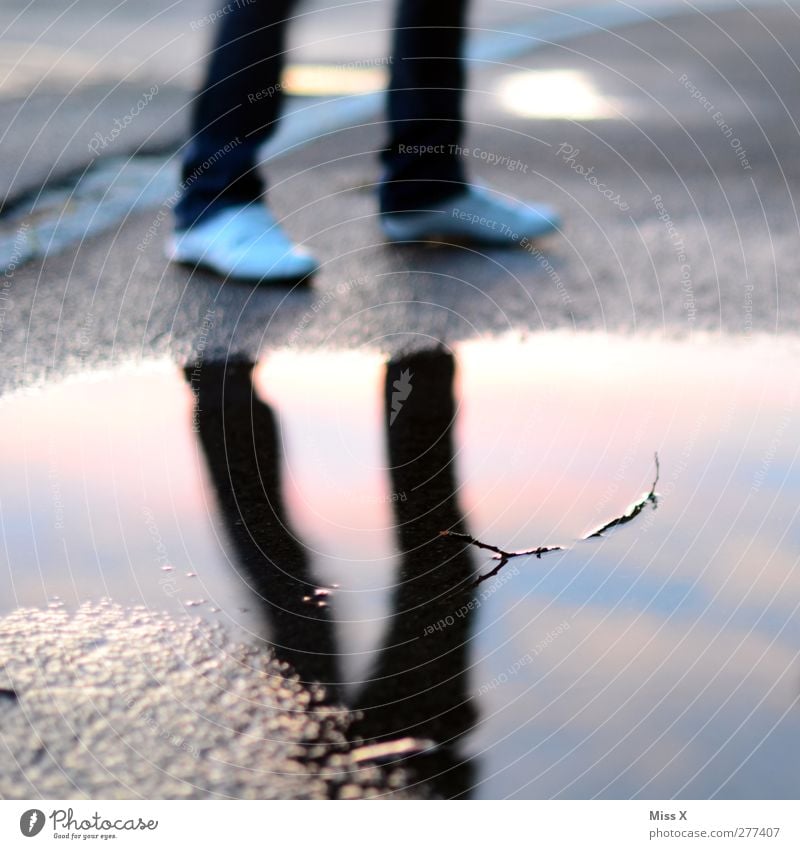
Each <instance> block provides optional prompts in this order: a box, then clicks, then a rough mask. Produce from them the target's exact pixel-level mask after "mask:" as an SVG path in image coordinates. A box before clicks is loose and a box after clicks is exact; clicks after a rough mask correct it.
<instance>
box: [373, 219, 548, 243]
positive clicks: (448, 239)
mask: <svg viewBox="0 0 800 849" xmlns="http://www.w3.org/2000/svg"><path fill="white" fill-rule="evenodd" d="M559 227H560V222H557V223H555V224H553V225H552V226H550V227H548V228H547V229H544V230H541V231H540V232H537V233H533V234H530V235H527V236H524V237H523V238H526V239H528V241H531V242H532V241H536V240H538V239H544V238H545V237H547V236H551V235H552V234H553V233H556V232H557V231H558V228H559ZM381 230H382V232H383V235H384V238H385V240H386V241H387V242H391V243H392V244H403V243H405V244H415V243H423V244H439V245H459V246H462V245H463V246H469V245H474V246H476V247H484V248H519V247H522V245H521V244H520V242H517V241H510V240H508V239H503V240H498V239H493V238H492V237H491V236H486V237H481V236H480V235H478V234H475V235H473V234H469V233H446V232H439V233H435V232H429V233H423V234H418V235H414V236H409V235H404V236H400V235H396V234H394V233H390V232H388V231H387V230H386V229H385V227H381Z"/></svg>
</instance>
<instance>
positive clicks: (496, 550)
mask: <svg viewBox="0 0 800 849" xmlns="http://www.w3.org/2000/svg"><path fill="white" fill-rule="evenodd" d="M654 456H655V464H656V476H655V479H654V480H653V485H652V486H651V487H650V491H649V492H648V493H646V494H645V495H643V496H642V497H641V498H640V499H639V500H638V501H635V502H634V503H633V504H631V505H630V506H629V507H628V509H627V510H626V511H625V512H624V513H623V514H622V515H621V516H617V517H616V518H615V519H611V520H610V521H609V522H606V523H605V524H604V525H601V526H600V527H599V528H597V529H596V530H594V531H592V532H591V533H589V534H587V535H586V536H584V537H581V541H585V540H589V539H597V538H598V537H601V536H602V535H603V534H604V533H605V532H606V531H608V530H610V529H611V528H616V527H618V526H619V525H625V524H627V523H628V522H630V521H632V520H633V519H635V518H636V517H637V516H638V515H639V514H640V513H641V512H642V510H644V508H645V507H646V506H647V505H648V504H652V505H653V509H654V510H655V509H656V508H657V507H658V494H657V493H656V485H657V484H658V478H659V476H660V474H661V464H660V463H659V460H658V452H656V453H655V455H654ZM439 535H440V536H443V537H448V538H449V539H454V540H459V541H461V542H465V543H467V545H473V546H475V548H480V549H483V550H484V551H491V552H492V560H497V561H499V562H498V564H497V566H495V567H494V568H493V569H491V570H490V571H489V572H486V573H484V574H482V575H478V577H477V578H476V579H475V580H474V581H473V582H472V584H470V586H469V589H474V588H475V587H477V586H479V585H480V584H482V583H483V582H484V581H487V580H489V578H493V577H494V576H495V575H496V574H497V573H498V572H499V571H500V570H501V569H502V568H503V567H504V566H505V565H506V564H507V563H508V561H509V560H511V559H513V558H515V557H537V558H541V556H542V555H543V554H548V553H549V552H551V551H568V550H569V548H570V546H565V545H540V546H537V547H536V548H527V549H525V550H524V551H506V550H505V549H502V548H500V547H499V546H497V545H491V544H490V543H488V542H482V541H481V540H479V539H476V538H475V537H473V536H470V534H462V533H458V532H456V531H440V532H439Z"/></svg>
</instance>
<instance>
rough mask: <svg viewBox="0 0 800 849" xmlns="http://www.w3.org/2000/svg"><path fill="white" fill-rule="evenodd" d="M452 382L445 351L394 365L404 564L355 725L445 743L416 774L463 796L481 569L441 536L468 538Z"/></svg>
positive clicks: (393, 441)
mask: <svg viewBox="0 0 800 849" xmlns="http://www.w3.org/2000/svg"><path fill="white" fill-rule="evenodd" d="M454 377H455V361H454V358H453V356H452V355H451V354H449V353H446V352H445V351H441V350H434V351H422V352H420V353H416V354H413V355H410V356H407V357H402V358H398V359H395V360H392V361H391V362H390V363H389V365H388V366H387V370H386V380H385V413H386V415H385V426H386V436H387V445H388V455H389V469H390V476H391V483H392V493H393V495H397V496H398V497H397V498H396V499H393V504H394V509H395V518H396V536H397V543H398V547H399V550H400V554H401V558H402V559H401V565H400V570H399V574H398V575H397V585H396V589H395V593H394V599H393V604H392V610H393V613H392V616H391V619H390V620H389V623H388V628H387V633H386V638H385V641H384V648H383V649H382V650H381V652H380V655H379V656H378V659H377V662H376V663H375V665H374V667H373V669H372V673H371V675H370V679H369V681H368V682H367V683H366V685H365V686H364V688H363V689H362V691H361V693H360V695H359V697H358V700H357V704H356V707H357V708H358V709H359V710H360V711H361V712H362V717H361V718H360V719H359V720H357V721H356V722H355V723H354V731H356V732H357V733H358V734H360V735H361V736H362V737H363V738H364V739H365V740H381V739H389V738H393V737H401V736H405V735H411V736H414V737H420V738H430V739H431V740H434V741H435V742H436V743H438V744H439V746H438V748H437V749H436V750H435V751H434V752H433V753H431V754H425V755H421V756H418V757H417V758H416V759H415V760H416V763H415V764H414V766H415V768H416V772H417V774H418V775H419V777H420V778H421V779H427V780H429V781H431V782H432V783H433V784H434V786H435V787H436V790H437V792H438V793H439V794H440V795H443V796H448V797H455V796H464V795H466V794H467V793H468V791H469V788H470V787H471V786H472V784H473V781H472V774H473V768H472V764H470V763H468V762H465V761H463V759H460V758H459V757H458V754H457V749H458V743H459V740H460V738H461V737H462V736H463V735H464V734H465V733H466V732H467V731H469V730H470V728H471V727H472V726H473V725H474V723H475V719H476V715H475V708H474V706H473V704H472V702H471V701H470V698H469V696H468V692H467V684H468V679H467V666H468V658H469V640H470V633H471V626H472V620H473V616H474V611H475V608H476V606H477V605H476V603H475V602H474V594H473V591H472V590H471V589H470V588H469V587H470V584H471V577H472V575H473V571H474V567H473V563H472V558H471V555H470V553H469V552H468V551H467V549H466V548H465V547H461V548H459V547H458V546H454V545H453V543H452V541H451V540H445V539H443V538H442V536H441V531H442V530H452V531H458V532H462V533H463V532H465V530H466V528H465V525H464V519H463V516H462V513H461V509H460V507H459V504H458V499H457V497H456V488H457V484H456V474H455V462H454V459H453V454H454V452H453V426H454V422H455V413H456V404H455V397H454V391H453V382H454ZM409 386H410V392H408V391H407V390H408V387H409ZM406 395H407V397H404V396H406ZM398 401H399V403H398ZM393 402H394V403H393Z"/></svg>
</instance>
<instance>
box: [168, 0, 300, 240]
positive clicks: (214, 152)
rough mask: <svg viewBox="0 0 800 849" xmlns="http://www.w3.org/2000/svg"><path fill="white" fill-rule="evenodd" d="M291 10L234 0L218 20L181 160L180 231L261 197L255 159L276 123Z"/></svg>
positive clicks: (282, 1) (260, 0) (286, 5)
mask: <svg viewBox="0 0 800 849" xmlns="http://www.w3.org/2000/svg"><path fill="white" fill-rule="evenodd" d="M293 6H294V0H232V2H231V3H230V4H229V6H228V7H225V8H226V10H227V11H225V13H224V14H223V15H222V17H221V18H220V20H219V21H218V22H217V24H216V26H217V34H216V40H215V47H214V50H213V52H212V53H211V55H210V57H209V62H208V68H207V72H206V79H205V82H204V84H203V86H202V88H201V90H200V92H199V93H198V95H197V98H196V100H195V103H194V108H193V112H192V122H191V140H190V142H189V144H188V146H187V148H186V152H185V155H184V159H183V167H182V173H181V187H182V196H181V198H180V200H179V201H178V203H177V205H176V208H175V218H176V225H177V228H178V229H179V230H183V229H185V228H187V227H190V226H192V225H193V224H195V223H196V222H197V221H198V220H200V219H201V218H203V217H204V216H207V215H208V214H209V213H212V212H215V211H217V210H218V209H220V208H223V207H225V206H231V205H234V204H246V203H250V202H252V201H253V200H256V199H257V198H259V197H260V196H261V195H262V194H263V192H264V185H263V183H262V180H261V178H260V176H259V174H258V172H257V169H256V167H255V166H256V161H257V160H256V155H257V151H258V147H259V145H260V144H261V143H262V142H263V141H264V140H265V139H266V138H267V137H268V136H269V135H270V133H271V132H272V130H273V128H274V126H275V122H276V120H277V118H278V111H279V108H280V103H281V97H280V93H281V85H280V79H281V70H282V67H283V53H284V35H285V30H286V26H285V24H286V19H287V18H288V16H289V14H290V12H291V9H292V7H293Z"/></svg>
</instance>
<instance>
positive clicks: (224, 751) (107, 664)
mask: <svg viewBox="0 0 800 849" xmlns="http://www.w3.org/2000/svg"><path fill="white" fill-rule="evenodd" d="M54 646H57V649H55V648H54ZM198 681H201V682H202V684H198ZM0 717H2V720H1V721H0V745H1V746H2V752H3V754H2V762H3V769H2V771H1V772H0V798H4V799H28V798H30V799H35V798H51V799H64V798H69V799H72V798H87V799H92V798H93V799H131V798H165V799H193V798H236V799H287V798H289V799H314V798H317V799H330V798H342V799H356V798H365V797H376V796H384V797H386V796H398V797H403V796H406V795H407V793H406V791H405V790H402V789H400V788H403V787H405V786H406V785H407V784H408V783H409V778H408V775H407V774H406V773H405V771H404V769H403V767H402V766H376V765H374V764H367V763H363V762H358V760H357V758H354V757H353V753H354V752H358V751H359V749H358V747H354V746H353V744H352V743H351V742H350V741H348V739H347V730H348V725H349V723H350V715H349V714H348V713H347V712H346V711H344V710H342V709H339V708H336V707H335V706H331V705H330V703H329V702H328V700H327V699H326V694H325V692H324V690H323V689H322V688H321V687H318V686H312V687H304V686H303V685H302V684H300V683H299V682H298V681H297V678H296V676H293V673H292V671H291V670H290V669H288V667H287V666H286V665H285V664H282V663H280V662H279V661H278V660H277V659H276V658H275V657H274V656H273V655H272V654H271V652H270V651H269V650H264V649H258V650H257V649H255V648H254V647H252V646H250V647H246V646H243V645H237V644H236V643H235V642H234V641H232V640H231V639H230V638H229V637H227V636H226V634H225V633H224V631H223V629H222V628H221V627H219V626H211V625H208V624H207V623H202V622H199V621H198V622H196V623H191V622H185V621H184V622H176V621H174V620H173V619H170V618H169V617H168V616H166V615H159V614H154V613H151V612H149V611H147V610H145V609H143V608H142V609H138V610H137V609H134V610H127V611H126V610H123V609H122V608H120V607H118V606H116V605H112V604H110V603H108V604H102V605H99V606H91V605H85V606H84V607H82V608H81V610H80V611H79V612H78V613H77V614H74V615H70V614H67V613H65V612H64V611H59V610H47V611H38V610H20V611H18V612H16V613H14V614H12V615H11V616H8V617H6V618H5V619H4V620H3V621H2V622H0ZM424 793H425V790H424V787H421V788H418V789H417V791H416V792H414V793H413V795H414V796H417V797H419V796H420V795H424Z"/></svg>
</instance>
